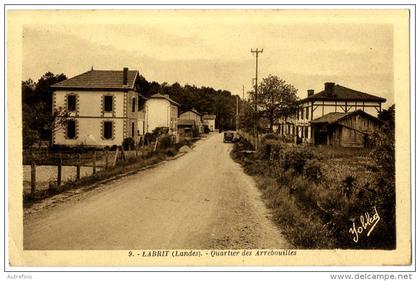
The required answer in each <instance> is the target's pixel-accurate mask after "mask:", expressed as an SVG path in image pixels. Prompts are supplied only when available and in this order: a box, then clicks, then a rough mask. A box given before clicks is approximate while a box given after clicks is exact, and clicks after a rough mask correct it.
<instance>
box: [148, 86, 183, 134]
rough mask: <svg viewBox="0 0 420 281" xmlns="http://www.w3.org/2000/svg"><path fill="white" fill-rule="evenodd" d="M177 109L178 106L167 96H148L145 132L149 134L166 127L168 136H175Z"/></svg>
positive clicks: (176, 130) (176, 131)
mask: <svg viewBox="0 0 420 281" xmlns="http://www.w3.org/2000/svg"><path fill="white" fill-rule="evenodd" d="M178 107H179V104H178V103H177V102H175V101H174V100H172V99H171V98H169V96H168V95H162V94H159V93H157V94H154V95H152V96H150V97H149V98H148V99H147V101H146V105H145V115H146V117H145V119H146V121H145V126H146V132H148V133H151V132H153V130H154V129H156V128H158V127H167V128H169V133H170V134H173V135H177V134H178V129H177V126H178Z"/></svg>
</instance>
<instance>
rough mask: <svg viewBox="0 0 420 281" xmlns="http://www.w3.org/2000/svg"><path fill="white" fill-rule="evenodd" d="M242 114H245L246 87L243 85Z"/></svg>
mask: <svg viewBox="0 0 420 281" xmlns="http://www.w3.org/2000/svg"><path fill="white" fill-rule="evenodd" d="M242 114H245V86H244V85H242Z"/></svg>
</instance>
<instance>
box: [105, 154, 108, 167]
mask: <svg viewBox="0 0 420 281" xmlns="http://www.w3.org/2000/svg"><path fill="white" fill-rule="evenodd" d="M105 169H108V149H105Z"/></svg>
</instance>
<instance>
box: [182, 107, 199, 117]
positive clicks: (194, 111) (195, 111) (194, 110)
mask: <svg viewBox="0 0 420 281" xmlns="http://www.w3.org/2000/svg"><path fill="white" fill-rule="evenodd" d="M186 112H193V113H195V114H197V115H200V116H201V115H203V114H202V113H200V112H198V111H197V110H196V109H195V108H193V109H191V110H185V111H183V112H182V113H181V114H184V113H186Z"/></svg>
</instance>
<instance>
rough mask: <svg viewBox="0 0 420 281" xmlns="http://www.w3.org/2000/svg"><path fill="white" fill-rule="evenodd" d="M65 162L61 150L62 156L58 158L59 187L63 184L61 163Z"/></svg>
mask: <svg viewBox="0 0 420 281" xmlns="http://www.w3.org/2000/svg"><path fill="white" fill-rule="evenodd" d="M62 164H63V158H62V156H61V152H60V156H59V158H58V166H57V168H58V171H57V187H59V186H60V185H61V165H62Z"/></svg>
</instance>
